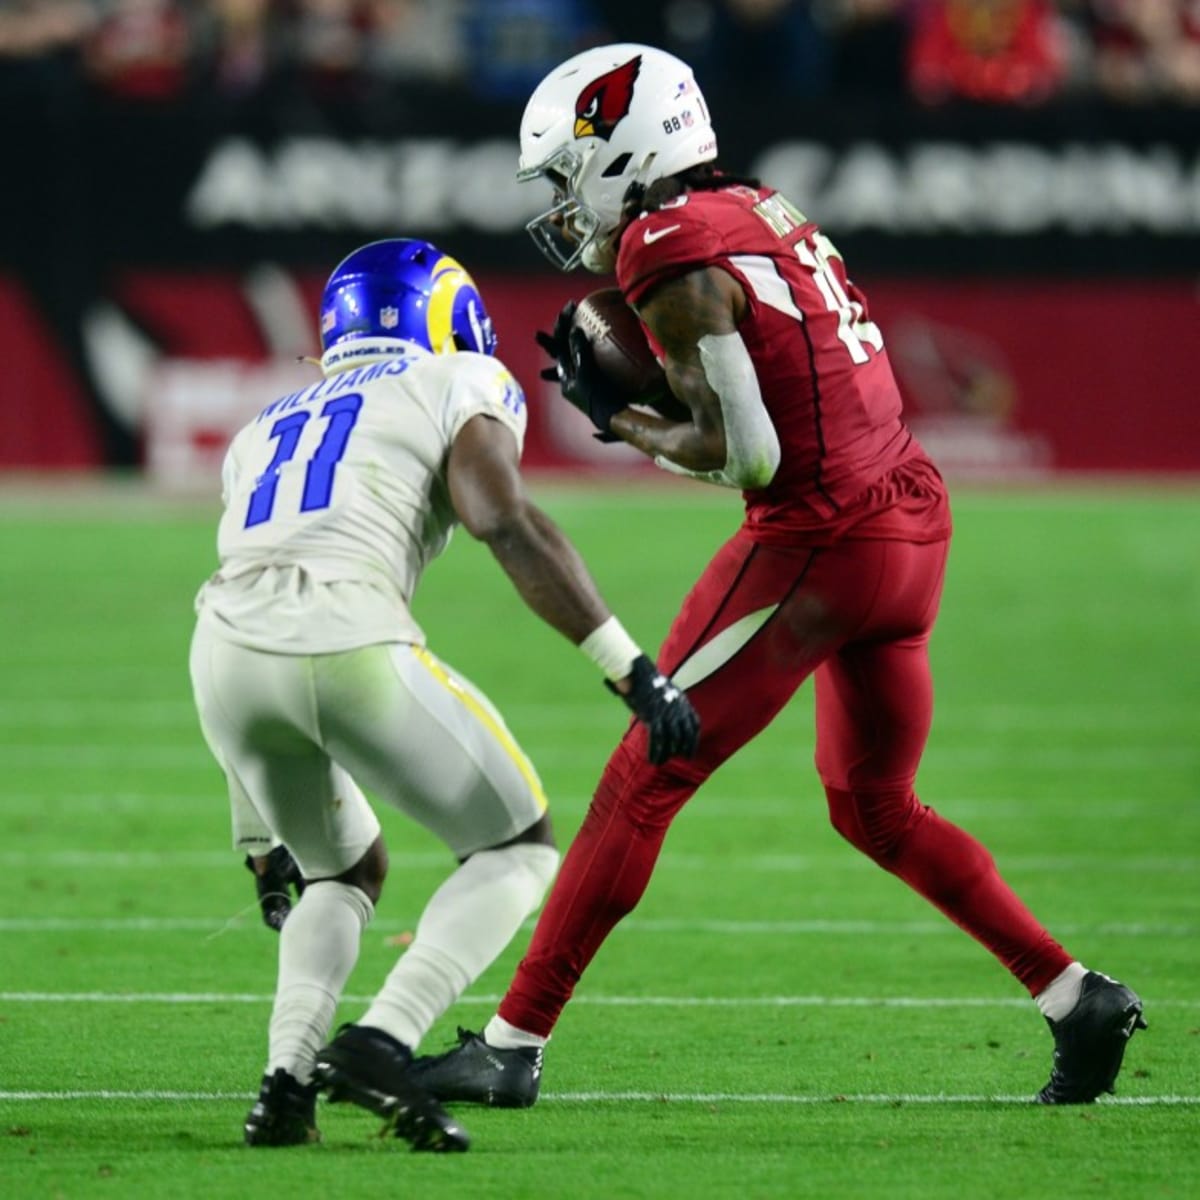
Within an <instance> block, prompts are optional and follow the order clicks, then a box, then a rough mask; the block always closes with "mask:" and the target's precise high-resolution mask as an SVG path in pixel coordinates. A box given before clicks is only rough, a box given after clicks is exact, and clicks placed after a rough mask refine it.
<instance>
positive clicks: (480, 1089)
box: [412, 1026, 542, 1108]
mask: <svg viewBox="0 0 1200 1200" xmlns="http://www.w3.org/2000/svg"><path fill="white" fill-rule="evenodd" d="M412 1073H413V1077H414V1078H415V1079H416V1080H417V1081H418V1082H419V1083H420V1084H421V1086H422V1087H423V1088H426V1089H427V1090H428V1091H430V1092H432V1093H433V1095H435V1096H436V1097H437V1098H438V1099H439V1100H444V1101H447V1102H449V1101H453V1100H461V1101H465V1102H466V1103H469V1104H487V1105H490V1106H491V1107H492V1108H528V1107H529V1106H530V1105H531V1104H532V1103H533V1102H534V1101H535V1100H536V1099H537V1098H538V1088H539V1086H540V1084H541V1078H542V1048H541V1046H521V1047H519V1048H517V1049H515V1050H500V1049H498V1048H497V1047H495V1046H489V1045H488V1044H487V1042H485V1041H484V1040H483V1035H482V1034H477V1033H471V1032H470V1030H467V1029H463V1028H462V1027H461V1026H460V1027H459V1030H458V1045H457V1046H455V1047H454V1049H453V1050H447V1051H446V1053H445V1054H431V1055H428V1056H427V1057H423V1058H417V1059H414V1060H413V1065H412Z"/></svg>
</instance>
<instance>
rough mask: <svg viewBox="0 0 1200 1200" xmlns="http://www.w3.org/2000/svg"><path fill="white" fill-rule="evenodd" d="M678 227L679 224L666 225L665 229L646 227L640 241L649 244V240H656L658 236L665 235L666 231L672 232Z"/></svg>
mask: <svg viewBox="0 0 1200 1200" xmlns="http://www.w3.org/2000/svg"><path fill="white" fill-rule="evenodd" d="M679 228H680V226H679V225H668V226H667V227H666V229H647V230H646V232H645V233H644V234H642V241H643V242H645V244H646V245H647V246H649V245H650V243H651V242H657V241H658V239H659V238H661V237H666V236H667V234H668V233H674V232H675V230H677V229H679Z"/></svg>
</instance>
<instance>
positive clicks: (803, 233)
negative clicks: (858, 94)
mask: <svg viewBox="0 0 1200 1200" xmlns="http://www.w3.org/2000/svg"><path fill="white" fill-rule="evenodd" d="M710 266H716V267H720V268H721V269H722V270H724V271H727V272H729V274H730V275H732V276H733V277H734V278H735V279H736V280H738V282H739V283H740V284H741V285H742V288H743V290H744V291H745V294H746V299H747V301H748V305H749V309H748V313H747V315H746V317H745V318H744V319H743V321H742V323H741V325H740V326H739V332H740V333H741V335H742V339H743V341H744V342H745V344H746V349H747V350H748V351H749V354H750V358H751V361H752V362H753V363H754V368H755V372H756V373H757V376H758V383H759V387H760V389H761V391H762V398H763V403H764V404H765V405H766V409H767V412H768V413H769V415H770V417H771V420H772V422H773V423H774V425H775V430H776V432H777V434H778V436H779V442H780V447H781V451H782V455H781V460H780V464H779V469H778V471H777V472H776V474H775V478H774V479H773V480H772V481H771V483H770V485H769V486H767V487H766V488H763V489H761V490H758V491H751V492H746V493H744V496H745V500H746V523H747V527H748V528H749V530H750V531H751V532H752V534H754V535H755V537H756V538H757V539H758V540H760V541H773V540H793V539H794V537H795V535H796V534H805V535H808V536H807V538H806V540H818V541H819V540H824V539H825V538H830V537H838V536H845V535H847V534H849V535H850V536H858V537H904V538H912V539H913V540H937V539H940V538H942V537H945V536H947V535H948V533H949V524H950V521H949V508H948V504H947V501H946V497H945V492H944V489H943V487H942V484H941V479H940V477H939V476H938V474H937V471H936V469H935V468H934V467H933V464H932V463H930V462H929V460H928V459H927V458H926V457H925V455H924V452H923V451H922V450H921V447H920V446H919V445H918V443H917V442H916V440H915V439H914V437H913V436H912V434H911V432H910V431H909V430H908V428H907V426H905V424H904V422H903V420H902V419H901V407H902V404H901V398H900V391H899V388H898V387H897V385H896V380H895V377H894V376H893V374H892V368H891V365H890V364H889V362H888V357H887V352H886V351H885V350H884V348H883V338H882V335H881V334H880V332H879V329H878V328H877V327H876V326H875V325H874V324H873V323H872V322H871V320H870V317H869V315H868V311H867V301H866V298H865V297H864V296H863V294H862V293H861V292H860V291H859V290H858V289H857V288H856V287H855V286H854V285H853V284H852V283H851V282H850V281H849V279H848V278H847V277H846V269H845V265H844V264H843V262H842V259H841V256H840V255H839V254H838V252H837V250H836V249H835V248H834V246H833V244H832V243H831V242H830V241H829V239H828V238H826V237H825V236H824V234H822V233H821V231H820V230H819V229H818V228H817V226H816V225H815V224H813V222H811V221H809V220H808V219H807V218H806V217H805V216H804V215H803V214H802V213H800V212H799V211H798V210H797V209H796V208H795V207H794V206H793V205H792V204H790V203H789V202H788V201H787V200H785V199H784V198H783V197H782V196H781V195H779V193H777V192H774V191H772V190H771V189H769V188H759V189H755V188H749V187H742V186H733V187H728V188H724V189H721V190H719V191H703V192H690V193H688V194H686V195H684V196H681V197H679V198H678V199H676V200H673V201H670V202H668V203H667V204H666V205H664V206H663V207H662V208H661V209H659V210H658V211H656V212H653V213H643V214H642V215H641V216H640V217H638V218H637V219H636V220H635V221H633V222H632V223H631V224H630V225H629V227H628V228H627V229H626V230H625V231H624V233H623V235H622V237H621V243H620V247H619V250H618V255H617V282H618V283H619V284H620V286H621V290H622V291H623V292H624V294H625V298H626V299H627V300H628V301H629V303H630V304H633V305H636V304H637V303H638V301H639V300H640V299H642V297H643V296H645V295H646V293H647V292H648V291H650V290H651V289H652V288H654V287H655V286H656V285H657V284H660V283H663V282H665V281H667V280H669V279H672V278H675V277H677V276H679V275H682V274H685V273H686V272H688V271H694V270H699V269H702V268H705V267H710ZM651 343H652V344H653V338H651ZM655 349H656V350H658V349H659V347H657V346H655Z"/></svg>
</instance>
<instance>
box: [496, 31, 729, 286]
mask: <svg viewBox="0 0 1200 1200" xmlns="http://www.w3.org/2000/svg"><path fill="white" fill-rule="evenodd" d="M716 153H717V143H716V135H715V134H714V133H713V130H712V126H711V124H710V123H709V118H708V110H707V108H706V107H705V104H704V98H703V97H702V96H701V95H700V92H699V89H698V88H697V87H696V83H695V80H694V79H693V78H692V73H691V69H690V68H689V67H688V66H687V64H686V63H683V62H680V60H679V59H677V58H674V57H673V56H672V55H669V54H666V53H664V52H663V51H661V50H656V49H654V48H653V47H649V46H638V45H632V44H628V45H626V44H622V45H617V46H602V47H598V48H597V49H595V50H587V51H584V53H583V54H580V55H576V57H575V58H573V59H570V60H568V61H567V62H566V63H564V64H562V65H561V66H560V67H558V68H556V69H555V70H554V71H552V72H551V73H550V75H548V76H547V77H546V79H545V80H543V81H542V83H541V84H540V85H539V86H538V88H537V89H536V90H535V92H534V94H533V96H532V97H530V100H529V104H528V105H527V106H526V109H525V115H524V117H523V119H522V122H521V163H522V166H521V169H520V170H519V171H518V173H517V179H518V181H519V182H522V183H524V182H528V181H530V180H534V179H539V178H545V179H547V180H548V181H549V182H550V184H551V186H552V187H553V188H554V189H555V193H556V196H555V203H554V204H553V206H552V207H551V208H549V209H548V210H547V211H545V212H544V213H542V214H541V215H540V216H537V217H535V218H534V219H533V220H532V221H530V222H529V223H528V224H527V225H526V226H525V228H526V230H528V232H529V234H530V236H531V237H532V238H533V240H534V242H535V244H536V245H537V247H538V249H539V250H541V251H542V253H543V254H544V255H545V256H546V257H547V258H548V259H549V260H550V261H551V262H552V263H554V265H555V266H557V267H559V268H560V269H562V270H564V271H570V270H572V269H574V268H575V267H576V266H578V265H579V264H581V263H582V264H583V265H584V266H585V267H587V268H588V270H590V271H595V272H597V273H605V272H608V271H611V270H612V269H613V266H614V264H615V259H616V246H615V241H616V235H617V233H618V231H619V229H620V228H621V219H622V215H623V206H624V201H625V197H626V195H627V193H628V192H629V188H630V186H631V185H632V184H635V183H636V184H640V185H642V186H646V185H648V184H650V183H653V182H654V181H655V180H656V179H658V178H661V177H663V176H665V175H671V174H675V173H677V172H679V171H681V170H685V169H687V168H688V167H691V166H695V165H697V164H699V163H701V162H707V161H709V160H711V159H713V158H715V157H716Z"/></svg>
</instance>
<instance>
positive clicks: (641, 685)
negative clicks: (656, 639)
mask: <svg viewBox="0 0 1200 1200" xmlns="http://www.w3.org/2000/svg"><path fill="white" fill-rule="evenodd" d="M629 682H630V683H631V684H632V685H633V686H632V687H631V688H630V690H629V693H628V694H622V693H621V692H620V691H619V690H618V688H617V686H616V685H615V684H614V683H612V682H611V681H610V680H605V684H606V685H607V687H608V689H609V690H610V691H612V692H615V693H616V694H617V695H618V696H620V697H621V699H622V700H624V701H625V703H626V704H628V705H629V707H630V708H631V709H633V713H634V716H636V717H637V719H638V720H639V721H641V723H642V724H643V725H645V726H646V729H647V730H648V731H649V734H650V749H649V753H648V754H647V757H648V758H649V759H650V761H651V762H652V763H653V764H654V765H655V766H656V767H657V766H661V765H662V764H663V763H665V762H666V761H667V759H668V758H672V757H674V756H675V755H676V754H678V755H681V756H682V757H683V758H691V756H692V755H693V754H695V753H696V744H697V742H699V740H700V718H699V717H698V716H697V715H696V710H695V709H694V708H693V707H692V702H691V701H690V700H689V699H688V698H687V695H686V693H684V692H683V691H682V690H681V689H679V688H677V687H676V686H675V685H674V684H673V683H672V682H671V680H670V679H668V678H667V677H666V676H665V675H664V674H662V672H661V671H659V669H658V668H657V667H656V666H655V665H654V664H653V663H652V662H651V661H650V659H648V658H647V657H646V656H645V655H644V654H639V655H638V656H637V658H635V659H634V660H633V669H632V670H631V671H630V672H629Z"/></svg>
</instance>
